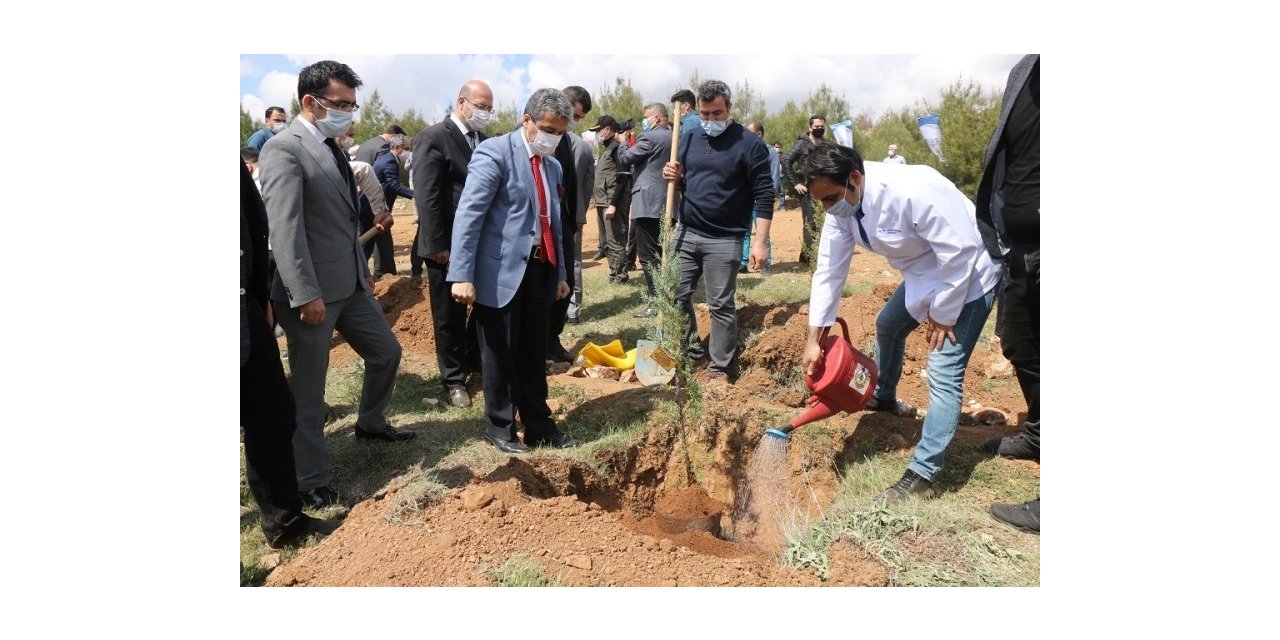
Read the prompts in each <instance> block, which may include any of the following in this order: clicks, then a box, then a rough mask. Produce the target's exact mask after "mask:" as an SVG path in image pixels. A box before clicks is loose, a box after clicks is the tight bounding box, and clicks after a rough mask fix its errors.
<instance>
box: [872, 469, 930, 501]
mask: <svg viewBox="0 0 1280 640" xmlns="http://www.w3.org/2000/svg"><path fill="white" fill-rule="evenodd" d="M932 495H933V483H932V482H930V481H928V480H925V479H924V476H922V475H920V474H918V473H916V472H914V471H912V470H910V469H907V471H906V473H904V474H902V479H901V480H898V481H897V482H896V483H894V485H893V486H892V487H889V488H888V489H885V490H884V493H883V494H881V497H883V498H884V501H885V504H893V503H895V502H902V501H903V500H906V499H907V498H910V497H912V496H920V497H921V498H928V497H931V496H932Z"/></svg>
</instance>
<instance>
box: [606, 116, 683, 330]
mask: <svg viewBox="0 0 1280 640" xmlns="http://www.w3.org/2000/svg"><path fill="white" fill-rule="evenodd" d="M640 126H641V128H643V129H644V133H641V134H640V137H639V138H637V139H636V144H635V146H633V147H630V148H626V147H619V148H618V166H619V167H624V166H626V167H630V170H631V228H632V229H633V230H634V231H633V233H635V238H636V247H637V249H638V251H639V254H640V267H641V268H642V269H644V285H645V289H646V290H647V292H648V296H649V299H650V300H653V299H654V297H655V296H656V295H657V288H656V287H655V286H654V283H653V273H652V272H653V270H654V269H657V268H659V267H660V266H661V265H660V264H659V263H661V262H662V246H661V245H660V244H659V228H658V220H659V218H660V217H661V216H662V210H663V208H664V207H666V206H667V181H666V180H664V179H663V177H662V167H663V165H664V164H665V163H666V162H667V160H670V159H671V126H670V125H669V124H667V106H666V105H664V104H662V103H661V102H654V103H652V104H650V105H647V106H645V108H644V119H643V120H641V121H640ZM656 315H658V312H657V310H656V309H654V307H653V306H652V305H650V306H649V307H647V308H646V309H645V310H644V311H641V312H639V313H636V314H633V316H632V317H635V318H652V317H654V316H656Z"/></svg>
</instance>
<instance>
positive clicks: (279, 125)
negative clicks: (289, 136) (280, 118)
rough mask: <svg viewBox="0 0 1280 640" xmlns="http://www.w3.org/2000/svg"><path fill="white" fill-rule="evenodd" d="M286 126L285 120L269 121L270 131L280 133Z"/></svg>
mask: <svg viewBox="0 0 1280 640" xmlns="http://www.w3.org/2000/svg"><path fill="white" fill-rule="evenodd" d="M288 126H289V124H288V123H285V122H273V123H271V133H280V132H281V131H284V130H285V128H286V127H288Z"/></svg>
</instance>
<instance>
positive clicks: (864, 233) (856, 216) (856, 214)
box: [853, 207, 871, 247]
mask: <svg viewBox="0 0 1280 640" xmlns="http://www.w3.org/2000/svg"><path fill="white" fill-rule="evenodd" d="M864 215H866V214H864V213H862V207H858V210H857V211H855V212H854V213H853V218H854V219H855V220H857V221H858V233H859V234H861V235H862V241H863V242H865V243H867V246H868V247H870V246H871V240H869V239H868V238H867V230H866V229H864V228H862V216H864Z"/></svg>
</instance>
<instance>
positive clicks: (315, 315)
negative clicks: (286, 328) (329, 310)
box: [298, 298, 324, 324]
mask: <svg viewBox="0 0 1280 640" xmlns="http://www.w3.org/2000/svg"><path fill="white" fill-rule="evenodd" d="M298 318H299V319H300V320H302V322H303V323H304V324H320V323H321V322H324V298H316V299H315V300H312V301H311V302H308V303H306V304H304V305H302V308H301V309H299V310H298Z"/></svg>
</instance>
